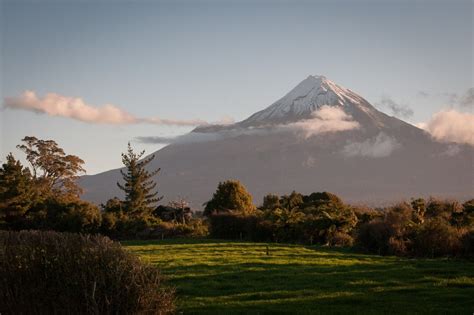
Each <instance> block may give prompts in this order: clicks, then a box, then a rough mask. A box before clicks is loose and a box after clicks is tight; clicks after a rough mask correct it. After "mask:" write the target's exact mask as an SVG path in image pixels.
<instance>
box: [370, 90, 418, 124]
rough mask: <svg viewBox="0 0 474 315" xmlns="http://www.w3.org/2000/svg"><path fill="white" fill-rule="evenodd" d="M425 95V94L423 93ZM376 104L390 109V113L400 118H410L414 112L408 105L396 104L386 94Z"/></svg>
mask: <svg viewBox="0 0 474 315" xmlns="http://www.w3.org/2000/svg"><path fill="white" fill-rule="evenodd" d="M420 92H421V91H420ZM420 92H418V93H420ZM423 93H425V92H423ZM425 95H427V94H426V93H425ZM377 105H379V106H382V107H386V108H388V109H390V111H391V112H392V115H394V116H396V117H400V118H410V117H412V116H413V114H414V112H413V110H412V109H411V108H410V107H408V106H407V105H403V104H398V103H396V102H395V101H394V100H393V99H391V98H389V97H387V96H384V97H383V98H382V100H380V102H378V103H377Z"/></svg>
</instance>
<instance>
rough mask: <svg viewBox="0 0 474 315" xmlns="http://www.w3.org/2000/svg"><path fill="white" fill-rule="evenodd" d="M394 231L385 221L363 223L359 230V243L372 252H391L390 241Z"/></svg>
mask: <svg viewBox="0 0 474 315" xmlns="http://www.w3.org/2000/svg"><path fill="white" fill-rule="evenodd" d="M392 234H393V231H392V229H391V228H390V226H389V225H388V224H386V223H385V222H384V221H381V220H376V221H372V222H369V223H365V224H362V225H361V226H360V227H359V230H358V231H357V238H356V243H357V245H358V246H359V247H360V248H362V249H364V250H366V251H368V252H371V253H377V254H379V255H385V254H387V253H388V252H389V247H388V241H389V239H390V237H391V236H392Z"/></svg>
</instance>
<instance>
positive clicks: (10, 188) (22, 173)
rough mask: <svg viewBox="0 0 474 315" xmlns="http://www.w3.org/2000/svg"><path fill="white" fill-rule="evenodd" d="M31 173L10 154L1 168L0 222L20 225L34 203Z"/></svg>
mask: <svg viewBox="0 0 474 315" xmlns="http://www.w3.org/2000/svg"><path fill="white" fill-rule="evenodd" d="M33 196H34V192H33V188H32V178H31V173H30V171H29V169H28V168H27V167H23V165H21V163H20V161H17V160H15V158H14V157H13V155H12V154H11V153H10V154H9V155H8V156H7V160H6V162H5V163H4V164H3V165H2V167H1V168H0V220H5V222H6V223H7V224H9V225H12V224H13V225H14V224H16V223H18V222H19V221H20V220H21V219H22V217H23V216H24V214H25V213H26V211H28V209H29V208H30V206H31V204H32V202H33Z"/></svg>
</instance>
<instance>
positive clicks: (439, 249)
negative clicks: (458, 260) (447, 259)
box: [414, 218, 462, 257]
mask: <svg viewBox="0 0 474 315" xmlns="http://www.w3.org/2000/svg"><path fill="white" fill-rule="evenodd" d="M461 238H462V231H461V230H458V229H456V228H454V227H452V226H451V225H449V224H448V223H447V222H446V221H445V220H444V219H441V218H438V219H432V220H429V221H427V222H425V223H424V224H423V225H421V227H420V228H419V230H418V231H417V233H416V235H415V240H414V254H415V255H417V256H428V257H437V256H458V255H460V254H461V252H462V242H461Z"/></svg>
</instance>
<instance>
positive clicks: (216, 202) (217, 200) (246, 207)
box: [204, 180, 255, 216]
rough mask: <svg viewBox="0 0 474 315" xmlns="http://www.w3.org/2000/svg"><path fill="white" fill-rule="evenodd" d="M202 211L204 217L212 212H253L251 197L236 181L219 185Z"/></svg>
mask: <svg viewBox="0 0 474 315" xmlns="http://www.w3.org/2000/svg"><path fill="white" fill-rule="evenodd" d="M205 205H206V207H205V209H204V215H207V216H209V215H211V214H212V213H214V212H222V211H229V210H231V211H239V212H243V213H250V212H253V211H254V210H255V206H254V204H253V202H252V196H251V195H250V193H249V192H248V191H247V189H246V188H245V187H244V185H242V184H241V183H240V182H239V181H238V180H228V181H225V182H221V183H219V185H218V186H217V190H216V192H215V193H214V195H213V196H212V199H211V200H209V201H208V202H207V203H206V204H205Z"/></svg>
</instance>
